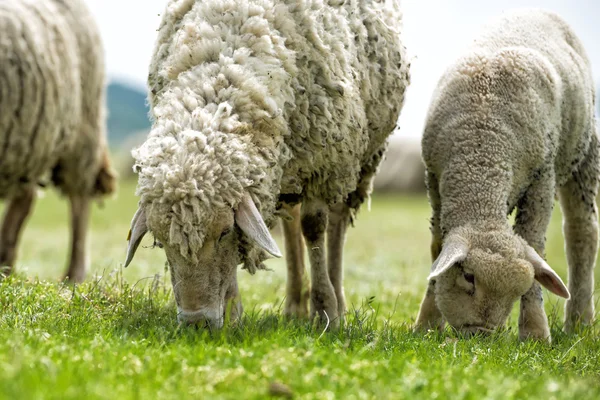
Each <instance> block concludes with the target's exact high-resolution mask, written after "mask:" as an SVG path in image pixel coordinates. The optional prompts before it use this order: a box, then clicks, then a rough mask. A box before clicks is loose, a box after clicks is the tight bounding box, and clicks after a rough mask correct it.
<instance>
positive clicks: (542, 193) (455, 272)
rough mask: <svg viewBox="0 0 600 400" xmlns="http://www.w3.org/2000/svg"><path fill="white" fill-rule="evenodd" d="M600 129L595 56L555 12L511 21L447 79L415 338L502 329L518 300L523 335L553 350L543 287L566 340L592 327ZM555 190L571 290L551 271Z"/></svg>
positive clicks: (437, 117) (433, 145)
mask: <svg viewBox="0 0 600 400" xmlns="http://www.w3.org/2000/svg"><path fill="white" fill-rule="evenodd" d="M596 129H597V128H596V121H595V118H594V86H593V82H592V75H591V71H590V65H589V62H588V58H587V56H586V54H585V51H584V49H583V47H582V45H581V43H580V41H579V40H578V39H577V37H576V36H575V34H574V33H573V31H572V30H571V28H570V27H569V26H568V25H567V24H566V23H565V22H564V21H563V20H562V19H561V18H560V17H558V16H557V15H555V14H552V13H549V12H545V11H542V10H529V9H528V10H515V11H513V12H510V13H507V14H505V15H504V16H502V17H501V18H499V19H497V20H496V21H495V22H493V23H492V24H491V25H490V26H489V27H488V28H487V29H486V33H485V34H484V35H483V36H482V37H480V38H479V39H477V40H476V41H475V42H474V44H473V46H472V48H471V49H470V50H469V51H468V52H467V54H466V55H464V56H463V57H461V58H460V59H459V60H458V61H457V62H456V63H455V64H454V65H453V66H451V67H450V68H449V69H448V71H447V72H446V73H445V75H444V76H443V77H442V79H441V80H440V83H439V86H438V88H437V91H436V93H435V94H434V97H433V102H432V105H431V108H430V111H429V115H428V120H427V124H426V127H425V132H424V136H423V139H422V143H423V159H424V161H425V163H426V166H427V180H428V187H429V200H430V203H431V207H432V209H433V216H432V218H431V231H432V234H433V241H432V245H431V253H432V257H433V259H434V260H435V262H434V263H433V266H432V267H431V275H429V280H430V283H429V287H428V289H427V293H426V294H425V298H424V299H423V302H422V304H421V310H420V312H419V316H418V318H417V322H416V326H417V327H418V328H441V327H442V326H443V323H444V320H445V321H447V322H448V323H450V325H452V326H453V327H454V328H456V329H458V330H460V331H463V332H468V333H473V332H489V331H493V330H495V329H497V328H499V327H501V326H502V325H504V324H505V322H506V320H507V318H508V316H509V313H510V311H511V309H512V306H513V304H514V302H515V301H516V300H517V299H519V298H520V299H521V309H520V317H519V337H520V338H521V339H525V338H533V339H539V340H547V341H550V330H549V327H548V320H547V317H546V314H545V311H544V307H543V299H542V291H541V287H540V285H542V286H544V287H545V288H547V289H548V290H550V291H551V292H553V293H555V294H557V295H559V296H561V297H564V298H566V299H568V301H567V303H566V315H565V330H566V331H573V330H574V329H575V328H576V327H577V326H579V324H580V323H583V324H589V323H590V322H591V321H592V319H593V316H594V303H593V287H594V279H593V268H594V264H595V260H596V251H597V246H598V221H597V211H596V203H595V197H596V193H597V190H598V179H599V174H600V171H599V168H600V166H599V164H598V163H599V156H598V136H597V131H596ZM556 191H558V195H559V198H560V204H561V208H562V212H563V215H564V225H563V228H564V235H565V242H566V251H567V258H568V264H569V288H568V290H567V287H566V286H565V285H564V284H563V282H562V280H561V278H560V277H559V276H558V275H557V274H556V273H555V272H554V271H553V270H552V268H551V267H550V266H549V265H548V264H547V263H546V262H545V261H544V246H545V241H546V238H545V232H546V228H547V227H548V223H549V221H550V214H551V212H552V207H553V202H554V196H555V192H556ZM514 209H516V221H515V225H514V227H511V226H510V224H509V223H508V221H507V216H508V215H509V214H510V213H511V212H512V210H514ZM569 295H570V297H569Z"/></svg>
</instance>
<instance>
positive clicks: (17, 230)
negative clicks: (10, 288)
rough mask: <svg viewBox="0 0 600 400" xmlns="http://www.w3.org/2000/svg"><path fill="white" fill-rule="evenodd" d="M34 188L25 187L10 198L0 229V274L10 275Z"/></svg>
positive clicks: (33, 194)
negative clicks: (0, 228)
mask: <svg viewBox="0 0 600 400" xmlns="http://www.w3.org/2000/svg"><path fill="white" fill-rule="evenodd" d="M34 200H35V188H27V189H25V190H23V191H22V192H20V193H19V194H17V195H16V196H14V197H13V198H11V199H10V203H9V205H8V207H6V211H5V212H4V220H3V221H2V231H0V267H2V268H0V276H2V275H10V274H11V272H12V269H13V267H14V264H15V259H16V256H17V245H18V244H19V239H20V237H21V231H22V229H23V225H24V224H25V221H26V220H27V217H28V216H29V214H30V213H31V209H32V206H33V202H34Z"/></svg>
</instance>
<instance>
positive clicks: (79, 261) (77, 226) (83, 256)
mask: <svg viewBox="0 0 600 400" xmlns="http://www.w3.org/2000/svg"><path fill="white" fill-rule="evenodd" d="M69 200H70V202H71V258H70V260H69V266H68V268H67V272H66V273H65V276H64V279H66V280H68V281H69V282H82V281H83V280H84V279H85V274H86V271H87V266H88V254H87V253H88V249H87V230H88V223H89V217H90V199H89V197H87V196H71V197H70V198H69Z"/></svg>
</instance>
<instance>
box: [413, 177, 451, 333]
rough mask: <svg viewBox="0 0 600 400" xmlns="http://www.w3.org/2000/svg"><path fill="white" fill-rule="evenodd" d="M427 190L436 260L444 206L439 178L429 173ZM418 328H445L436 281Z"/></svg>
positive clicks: (425, 299)
mask: <svg viewBox="0 0 600 400" xmlns="http://www.w3.org/2000/svg"><path fill="white" fill-rule="evenodd" d="M426 179H427V191H428V194H429V203H430V204H431V209H432V214H431V228H430V229H431V261H432V262H434V261H435V260H436V259H437V258H438V256H439V255H440V252H441V251H442V230H441V227H440V211H441V207H442V203H441V199H440V192H439V187H438V182H437V178H436V177H435V175H433V174H431V173H427V178H426ZM415 328H416V329H417V330H428V329H436V330H438V331H441V330H443V329H444V317H443V316H442V313H441V312H440V310H439V309H438V307H437V305H436V304H435V281H431V282H429V284H428V285H427V291H426V292H425V296H424V297H423V300H422V301H421V307H420V309H419V315H418V316H417V322H416V323H415Z"/></svg>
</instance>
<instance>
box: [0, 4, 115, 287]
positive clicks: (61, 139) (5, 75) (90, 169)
mask: <svg viewBox="0 0 600 400" xmlns="http://www.w3.org/2000/svg"><path fill="white" fill-rule="evenodd" d="M0 32H1V34H2V39H1V40H0V66H1V68H0V82H1V84H0V171H2V173H1V174H0V196H1V197H3V198H9V199H11V201H13V202H16V201H17V200H18V199H20V198H21V197H22V196H26V197H28V198H31V199H33V194H32V191H33V187H34V186H36V185H37V184H38V183H41V184H44V183H46V182H47V181H49V180H51V181H52V182H53V183H54V184H55V185H56V186H57V187H58V188H59V189H60V190H61V192H62V193H63V194H66V195H68V196H70V197H80V198H84V197H85V198H87V197H91V196H96V195H102V194H107V193H111V192H112V191H113V190H114V185H115V184H114V177H113V174H112V171H111V168H110V163H109V160H108V153H107V145H106V139H105V132H104V124H105V121H104V117H105V111H104V107H105V106H104V90H105V89H104V83H105V82H104V64H103V62H104V61H103V49H102V45H101V42H100V37H99V34H98V32H97V29H96V26H95V23H94V21H93V19H92V17H91V15H90V14H89V12H88V10H87V8H86V7H85V5H84V4H83V3H82V2H81V1H79V0H65V1H58V0H18V1H17V0H14V1H3V2H1V3H0ZM20 212H21V213H24V215H25V217H26V215H27V214H28V212H29V210H25V209H22V210H21V211H20ZM7 215H8V214H7ZM9 220H10V218H8V216H7V217H6V218H5V226H4V227H3V232H4V233H5V234H6V233H7V232H5V231H6V230H7V229H8V230H10V229H11V228H10V227H9V226H7V223H8V222H9ZM19 229H20V228H19ZM17 231H18V229H17ZM9 236H10V235H9ZM17 236H18V232H17ZM6 240H9V239H3V244H2V246H3V248H2V253H3V254H2V257H0V258H1V259H2V260H1V261H2V262H3V263H4V264H5V265H9V264H12V262H13V261H14V260H11V258H13V257H12V256H9V257H8V259H7V257H5V255H6V254H4V253H6V252H7V251H8V250H7V246H8V247H11V244H10V243H7V242H6ZM12 247H14V243H13V244H12ZM11 251H12V250H11ZM9 252H10V251H9ZM79 278H81V274H80V273H79V272H78V277H77V279H79Z"/></svg>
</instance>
